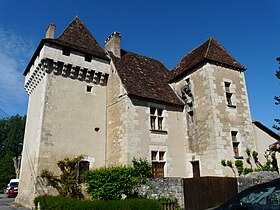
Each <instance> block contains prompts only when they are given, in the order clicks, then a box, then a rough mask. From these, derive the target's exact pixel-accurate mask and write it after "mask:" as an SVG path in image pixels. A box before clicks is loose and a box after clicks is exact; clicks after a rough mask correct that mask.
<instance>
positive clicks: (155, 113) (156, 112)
mask: <svg viewBox="0 0 280 210" xmlns="http://www.w3.org/2000/svg"><path fill="white" fill-rule="evenodd" d="M150 123H151V130H159V131H162V130H163V109H158V108H154V107H150Z"/></svg>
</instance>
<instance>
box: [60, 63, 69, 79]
mask: <svg viewBox="0 0 280 210" xmlns="http://www.w3.org/2000/svg"><path fill="white" fill-rule="evenodd" d="M67 66H68V65H67V64H63V68H62V73H61V75H62V76H64V77H66V75H67Z"/></svg>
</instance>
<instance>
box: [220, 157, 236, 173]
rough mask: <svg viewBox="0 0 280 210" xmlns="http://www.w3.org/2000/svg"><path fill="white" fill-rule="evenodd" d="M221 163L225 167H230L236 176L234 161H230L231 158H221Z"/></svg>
mask: <svg viewBox="0 0 280 210" xmlns="http://www.w3.org/2000/svg"><path fill="white" fill-rule="evenodd" d="M221 164H222V166H224V167H230V168H231V170H232V172H233V173H234V176H235V175H236V174H235V170H234V169H233V166H232V161H230V160H221Z"/></svg>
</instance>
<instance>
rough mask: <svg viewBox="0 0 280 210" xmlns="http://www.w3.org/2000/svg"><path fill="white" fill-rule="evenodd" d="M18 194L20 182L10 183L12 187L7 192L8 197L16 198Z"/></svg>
mask: <svg viewBox="0 0 280 210" xmlns="http://www.w3.org/2000/svg"><path fill="white" fill-rule="evenodd" d="M17 195H18V182H12V183H10V189H9V190H8V192H7V197H8V198H15V197H17Z"/></svg>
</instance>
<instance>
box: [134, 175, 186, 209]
mask: <svg viewBox="0 0 280 210" xmlns="http://www.w3.org/2000/svg"><path fill="white" fill-rule="evenodd" d="M137 192H138V193H139V194H140V195H142V196H147V197H148V198H153V199H157V198H162V197H164V198H176V199H177V202H178V205H179V206H180V207H181V208H183V207H184V188H183V178H164V179H149V180H148V182H147V183H146V184H145V185H142V186H141V187H139V188H138V189H137Z"/></svg>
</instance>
